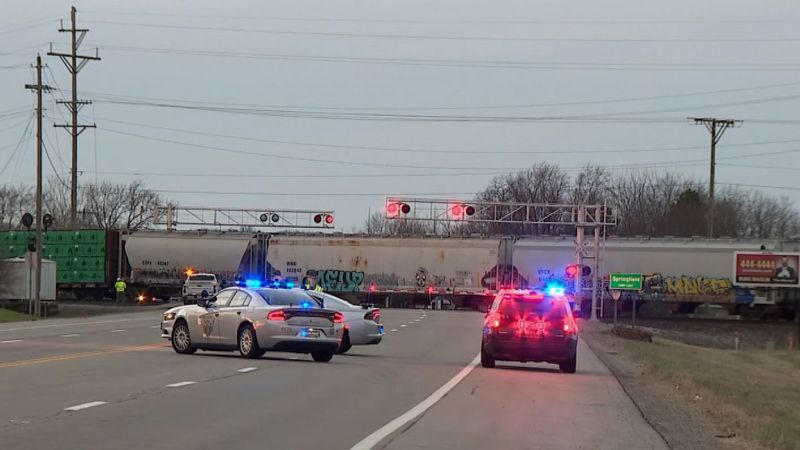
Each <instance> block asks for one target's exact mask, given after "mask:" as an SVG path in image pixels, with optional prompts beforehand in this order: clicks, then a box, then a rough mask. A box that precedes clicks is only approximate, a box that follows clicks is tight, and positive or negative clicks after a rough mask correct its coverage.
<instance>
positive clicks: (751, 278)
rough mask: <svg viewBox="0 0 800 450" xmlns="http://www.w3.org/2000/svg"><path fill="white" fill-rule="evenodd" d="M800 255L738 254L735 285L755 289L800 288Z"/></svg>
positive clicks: (736, 255)
mask: <svg viewBox="0 0 800 450" xmlns="http://www.w3.org/2000/svg"><path fill="white" fill-rule="evenodd" d="M798 269H800V253H756V252H736V254H735V261H734V267H733V284H734V285H736V286H753V287H756V286H758V287H800V279H798Z"/></svg>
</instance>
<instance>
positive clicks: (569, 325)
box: [562, 319, 578, 334]
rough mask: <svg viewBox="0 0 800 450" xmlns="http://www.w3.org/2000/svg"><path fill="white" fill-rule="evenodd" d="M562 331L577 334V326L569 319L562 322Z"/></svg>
mask: <svg viewBox="0 0 800 450" xmlns="http://www.w3.org/2000/svg"><path fill="white" fill-rule="evenodd" d="M562 329H563V330H564V333H569V334H576V333H577V332H578V325H577V324H576V323H575V321H574V320H572V319H570V320H568V321H566V322H564V325H563V326H562Z"/></svg>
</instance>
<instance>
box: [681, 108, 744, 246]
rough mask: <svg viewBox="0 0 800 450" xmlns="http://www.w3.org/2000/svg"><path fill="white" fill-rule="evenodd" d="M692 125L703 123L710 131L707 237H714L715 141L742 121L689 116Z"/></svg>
mask: <svg viewBox="0 0 800 450" xmlns="http://www.w3.org/2000/svg"><path fill="white" fill-rule="evenodd" d="M689 120H691V121H693V123H694V125H701V124H702V125H705V126H706V129H708V132H709V133H711V161H710V165H709V174H708V237H709V238H713V237H714V176H715V171H716V167H717V143H718V142H719V140H720V139H722V135H723V134H725V130H727V129H728V128H730V127H734V126H736V125H740V124H741V123H742V121H741V120H733V119H717V118H713V117H690V118H689Z"/></svg>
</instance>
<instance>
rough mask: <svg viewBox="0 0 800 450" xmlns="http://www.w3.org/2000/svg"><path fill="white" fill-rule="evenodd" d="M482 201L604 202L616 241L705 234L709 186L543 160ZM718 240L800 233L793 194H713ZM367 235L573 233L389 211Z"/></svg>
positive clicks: (503, 181)
mask: <svg viewBox="0 0 800 450" xmlns="http://www.w3.org/2000/svg"><path fill="white" fill-rule="evenodd" d="M474 200H475V201H478V202H501V203H561V204H579V203H583V204H587V205H594V204H601V205H603V204H606V205H608V206H609V207H610V208H612V210H613V212H614V214H615V215H616V217H617V220H618V224H617V226H616V227H614V228H613V229H609V230H608V234H609V235H618V236H628V237H630V236H650V237H663V236H676V237H692V236H706V235H707V229H708V220H709V214H708V213H709V201H708V200H709V196H708V185H707V183H706V182H704V181H701V180H699V179H696V178H693V177H688V176H685V175H682V174H680V173H677V172H670V171H666V172H665V171H658V172H657V171H652V170H647V171H643V170H640V171H636V170H631V171H627V172H624V173H615V174H613V175H612V173H611V172H609V171H608V170H607V169H605V168H603V167H600V166H593V165H587V166H584V167H583V168H582V169H581V170H580V171H579V172H577V173H576V174H575V175H574V176H570V174H568V173H567V172H566V171H565V170H563V169H562V168H560V167H558V166H556V165H553V164H548V163H539V164H536V165H534V166H532V167H531V168H529V169H525V170H522V171H519V172H514V173H508V174H505V175H500V176H497V177H495V178H493V179H492V180H491V181H489V183H488V185H487V186H486V187H485V188H484V189H482V190H481V191H480V192H478V194H477V195H476V196H475V198H474ZM714 230H715V231H714V235H715V236H717V237H732V238H759V239H786V238H793V237H797V236H800V213H798V211H797V209H795V207H794V205H793V203H792V202H791V201H790V200H789V199H788V198H787V197H776V196H770V195H767V194H764V193H763V192H760V191H756V190H745V189H740V188H723V189H717V190H716V192H715V207H714ZM361 231H362V232H364V233H366V234H370V235H412V234H413V235H419V234H443V233H444V234H472V233H482V234H487V235H515V236H522V235H561V234H572V233H574V229H571V228H570V227H565V226H556V225H547V226H543V225H538V226H537V225H523V224H498V223H487V224H480V223H461V224H459V223H450V224H442V225H440V228H439V229H438V230H434V229H433V226H432V224H431V223H427V222H416V221H411V220H408V221H404V220H389V219H386V218H385V215H384V214H383V213H375V214H372V215H371V216H370V217H368V218H367V220H366V222H365V224H364V226H363V228H362V230H361Z"/></svg>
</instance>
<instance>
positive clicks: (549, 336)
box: [481, 290, 578, 373]
mask: <svg viewBox="0 0 800 450" xmlns="http://www.w3.org/2000/svg"><path fill="white" fill-rule="evenodd" d="M577 347H578V328H577V326H576V324H575V319H574V318H573V317H572V312H571V311H570V308H569V303H568V301H567V300H566V298H565V297H564V296H560V295H555V296H554V295H545V294H542V293H539V292H535V291H518V290H515V291H501V292H500V293H499V294H497V297H495V299H494V302H493V303H492V306H491V308H490V309H489V312H488V313H487V314H486V320H485V321H484V324H483V338H482V340H481V366H483V367H494V364H495V361H496V360H504V361H519V362H548V363H553V364H558V366H559V367H560V368H561V371H562V372H565V373H575V367H576V362H577Z"/></svg>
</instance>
